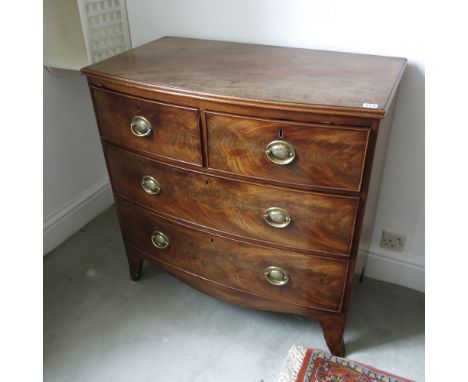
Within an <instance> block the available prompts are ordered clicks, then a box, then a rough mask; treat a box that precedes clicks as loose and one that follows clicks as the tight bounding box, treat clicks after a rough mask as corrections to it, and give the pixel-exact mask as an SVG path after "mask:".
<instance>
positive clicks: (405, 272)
mask: <svg viewBox="0 0 468 382" xmlns="http://www.w3.org/2000/svg"><path fill="white" fill-rule="evenodd" d="M367 256H368V257H367V263H366V270H365V273H364V274H365V276H366V277H369V278H372V279H376V280H382V281H386V282H389V283H392V284H397V285H401V286H404V287H407V288H410V289H415V290H418V291H420V292H424V289H425V281H424V280H425V277H424V264H423V262H422V261H419V260H417V261H415V258H414V257H413V258H409V257H408V261H403V260H401V259H399V258H395V257H389V256H387V255H384V254H381V253H378V252H377V251H376V250H373V249H371V250H370V251H369V253H368V254H367Z"/></svg>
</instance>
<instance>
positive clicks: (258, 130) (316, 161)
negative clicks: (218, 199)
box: [206, 113, 369, 191]
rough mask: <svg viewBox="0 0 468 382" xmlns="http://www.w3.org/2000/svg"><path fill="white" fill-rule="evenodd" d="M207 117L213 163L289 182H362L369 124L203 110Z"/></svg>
mask: <svg viewBox="0 0 468 382" xmlns="http://www.w3.org/2000/svg"><path fill="white" fill-rule="evenodd" d="M206 118H207V127H208V153H209V167H210V168H212V169H217V170H221V171H225V172H229V173H235V174H240V175H245V176H249V177H253V178H259V179H265V180H273V181H276V182H279V183H285V184H288V185H301V186H314V187H323V188H331V189H340V190H349V191H359V190H360V188H361V179H362V175H363V170H364V161H365V156H366V148H367V143H368V139H369V130H368V129H360V128H347V127H341V128H340V127H331V126H330V127H323V126H320V125H311V124H308V125H305V124H299V123H294V122H282V121H274V120H263V119H248V118H245V117H237V116H231V115H224V114H217V113H207V114H206ZM274 141H280V142H276V143H272V142H274ZM270 143H272V144H271V145H269V144H270ZM267 146H268V148H269V154H268V155H267V153H266V151H267ZM292 150H293V151H292ZM278 162H279V163H278ZM287 162H289V163H287Z"/></svg>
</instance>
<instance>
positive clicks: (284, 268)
mask: <svg viewBox="0 0 468 382" xmlns="http://www.w3.org/2000/svg"><path fill="white" fill-rule="evenodd" d="M118 208H119V213H120V218H121V222H122V227H123V232H124V238H125V241H126V242H127V243H128V244H130V245H132V246H134V247H135V248H137V249H139V250H141V251H142V252H144V253H146V254H147V255H148V256H151V257H156V258H157V259H158V260H160V261H162V262H164V263H167V264H169V265H171V266H174V267H177V268H179V269H182V270H185V271H188V272H190V273H193V274H195V275H197V276H200V277H203V278H205V279H208V280H211V281H215V282H217V283H220V284H223V285H226V286H228V287H232V288H236V289H239V290H242V291H245V292H249V293H252V294H255V295H258V296H262V297H268V298H271V299H274V300H277V301H282V302H287V303H289V304H296V305H300V306H305V307H309V308H317V309H326V310H332V311H339V310H340V309H341V304H342V299H343V290H344V287H345V283H346V275H347V271H348V266H349V262H348V261H344V260H334V259H327V258H321V257H318V256H310V255H302V254H299V253H294V252H291V251H284V250H278V249H273V248H267V247H263V246H259V245H252V244H247V243H244V242H240V241H235V240H232V239H226V238H222V237H219V236H215V235H211V234H209V233H205V232H203V231H200V230H197V229H193V228H190V227H188V226H185V225H181V224H178V223H175V222H173V221H170V220H167V219H165V218H162V217H161V216H157V215H155V214H152V213H150V212H149V211H147V210H145V209H143V208H141V207H138V206H136V205H134V204H133V203H131V202H128V201H126V200H120V199H119V200H118Z"/></svg>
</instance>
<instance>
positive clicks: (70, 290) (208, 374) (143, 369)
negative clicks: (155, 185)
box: [44, 208, 424, 382]
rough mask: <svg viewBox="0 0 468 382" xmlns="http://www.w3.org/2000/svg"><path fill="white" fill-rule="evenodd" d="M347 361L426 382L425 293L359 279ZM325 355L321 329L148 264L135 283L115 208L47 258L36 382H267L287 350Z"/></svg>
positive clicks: (272, 378)
mask: <svg viewBox="0 0 468 382" xmlns="http://www.w3.org/2000/svg"><path fill="white" fill-rule="evenodd" d="M352 300H353V301H352V303H351V310H350V313H349V319H348V325H347V329H346V332H345V343H346V350H347V356H348V357H349V358H350V359H352V360H355V361H360V362H363V363H365V364H369V365H373V366H374V367H376V368H379V369H383V370H386V371H388V372H391V373H395V374H398V375H401V376H404V377H407V378H411V379H414V380H416V381H423V380H424V295H423V294H422V293H419V292H415V291H413V290H410V289H406V288H403V287H398V286H395V285H390V284H386V283H383V282H379V281H375V280H371V279H365V280H364V281H363V283H361V284H357V285H356V287H355V288H354V291H353V297H352ZM293 344H296V345H303V346H308V347H316V348H322V349H323V348H325V342H324V340H323V337H322V333H321V330H320V326H319V324H318V322H316V321H314V320H311V319H306V318H303V317H299V316H294V315H286V314H279V313H270V312H261V311H255V310H252V309H246V308H242V307H239V306H234V305H230V304H228V303H225V302H222V301H218V300H215V299H214V298H211V297H209V296H207V295H204V294H202V293H200V292H198V291H196V290H193V289H191V288H190V287H188V286H186V285H184V284H182V283H181V282H179V281H178V280H176V279H175V278H173V277H172V276H169V275H167V274H165V273H163V272H162V271H161V270H159V269H158V268H156V267H154V266H151V265H149V264H146V263H145V266H144V268H143V276H142V278H141V280H140V281H138V282H132V281H130V279H129V277H128V268H127V263H126V258H125V255H124V248H123V243H122V238H121V236H120V231H119V226H118V223H117V217H116V213H115V210H114V208H110V209H108V210H107V211H105V212H104V213H103V214H102V215H100V216H98V217H97V218H96V219H95V220H93V221H92V222H91V223H89V224H88V225H87V226H86V227H84V228H83V229H82V230H81V231H80V232H78V233H77V234H76V235H74V236H73V237H72V238H70V239H69V240H68V241H66V242H65V243H64V244H63V245H61V246H60V247H59V248H57V249H56V250H54V251H53V252H51V253H50V254H48V255H47V256H45V259H44V381H47V382H55V381H57V382H69V381H70V382H71V381H74V382H75V381H87V382H89V381H100V382H106V381H112V382H120V381H125V382H128V381H152V382H158V381H164V382H166V381H168V382H172V381H174V382H186V381H187V382H188V381H190V382H211V381H216V382H220V381H222V382H231V381H236V382H238V381H242V382H244V381H245V382H249V381H252V382H262V381H263V382H275V381H276V380H277V378H278V374H279V369H280V367H281V364H282V362H283V359H284V358H285V356H286V355H287V353H288V349H289V348H290V347H291V346H292V345H293Z"/></svg>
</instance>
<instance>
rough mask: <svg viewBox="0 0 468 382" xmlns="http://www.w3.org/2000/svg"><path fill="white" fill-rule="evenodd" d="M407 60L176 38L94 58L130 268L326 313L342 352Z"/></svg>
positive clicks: (263, 302) (215, 292) (91, 75)
mask: <svg viewBox="0 0 468 382" xmlns="http://www.w3.org/2000/svg"><path fill="white" fill-rule="evenodd" d="M405 65H406V60H405V59H402V58H395V57H380V56H371V55H360V54H348V53H337V52H327V51H316V50H306V49H294V48H280V47H272V46H264V45H251V44H239V43H229V42H218V41H205V40H196V39H185V38H173V37H165V38H162V39H160V40H157V41H154V42H151V43H148V44H145V45H142V46H140V47H138V48H135V49H132V50H130V51H127V52H125V53H122V54H119V55H117V56H114V57H112V58H110V59H107V60H105V61H101V62H99V63H97V64H94V65H91V66H89V67H86V68H84V69H83V70H82V72H83V73H84V74H85V75H86V76H87V78H88V83H89V87H90V90H91V96H92V99H93V103H94V109H95V113H96V118H97V122H98V126H99V132H100V136H101V140H102V146H103V150H104V154H105V158H106V163H107V168H108V171H109V175H110V179H111V183H112V189H113V192H114V196H115V200H116V205H117V210H118V214H119V219H120V224H121V229H122V233H123V237H124V241H125V246H126V251H127V257H128V263H129V267H130V275H131V277H132V279H133V280H138V279H139V278H140V276H141V269H142V263H143V261H144V260H147V261H149V262H151V263H153V264H156V265H158V266H159V267H161V268H162V269H164V270H166V271H167V272H169V273H171V274H172V275H174V276H176V277H177V278H179V279H180V280H182V281H183V282H186V283H188V284H190V285H192V286H193V287H195V288H197V289H199V290H201V291H203V292H205V293H207V294H210V295H212V296H214V297H217V298H220V299H223V300H227V301H230V302H233V303H237V304H241V305H244V306H248V307H253V308H258V309H264V310H271V311H280V312H289V313H295V314H301V315H305V316H309V317H313V318H315V319H318V320H320V323H321V325H322V329H323V332H324V336H325V340H326V342H327V345H328V347H329V349H330V351H331V352H332V353H333V354H335V355H340V356H342V355H343V354H344V345H343V332H344V327H345V321H346V313H347V310H348V305H349V297H350V289H351V284H352V280H353V275H354V274H355V272H360V271H361V270H362V267H363V266H364V264H365V256H364V255H363V253H366V246H367V245H368V244H369V239H370V233H371V230H372V224H373V218H374V214H375V209H376V204H377V196H378V188H379V181H380V175H381V172H382V168H383V163H384V158H385V151H386V146H387V141H388V136H389V131H390V127H391V120H392V114H393V110H394V108H395V104H396V94H397V91H398V85H399V82H400V79H401V76H402V74H403V71H404V68H405Z"/></svg>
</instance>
